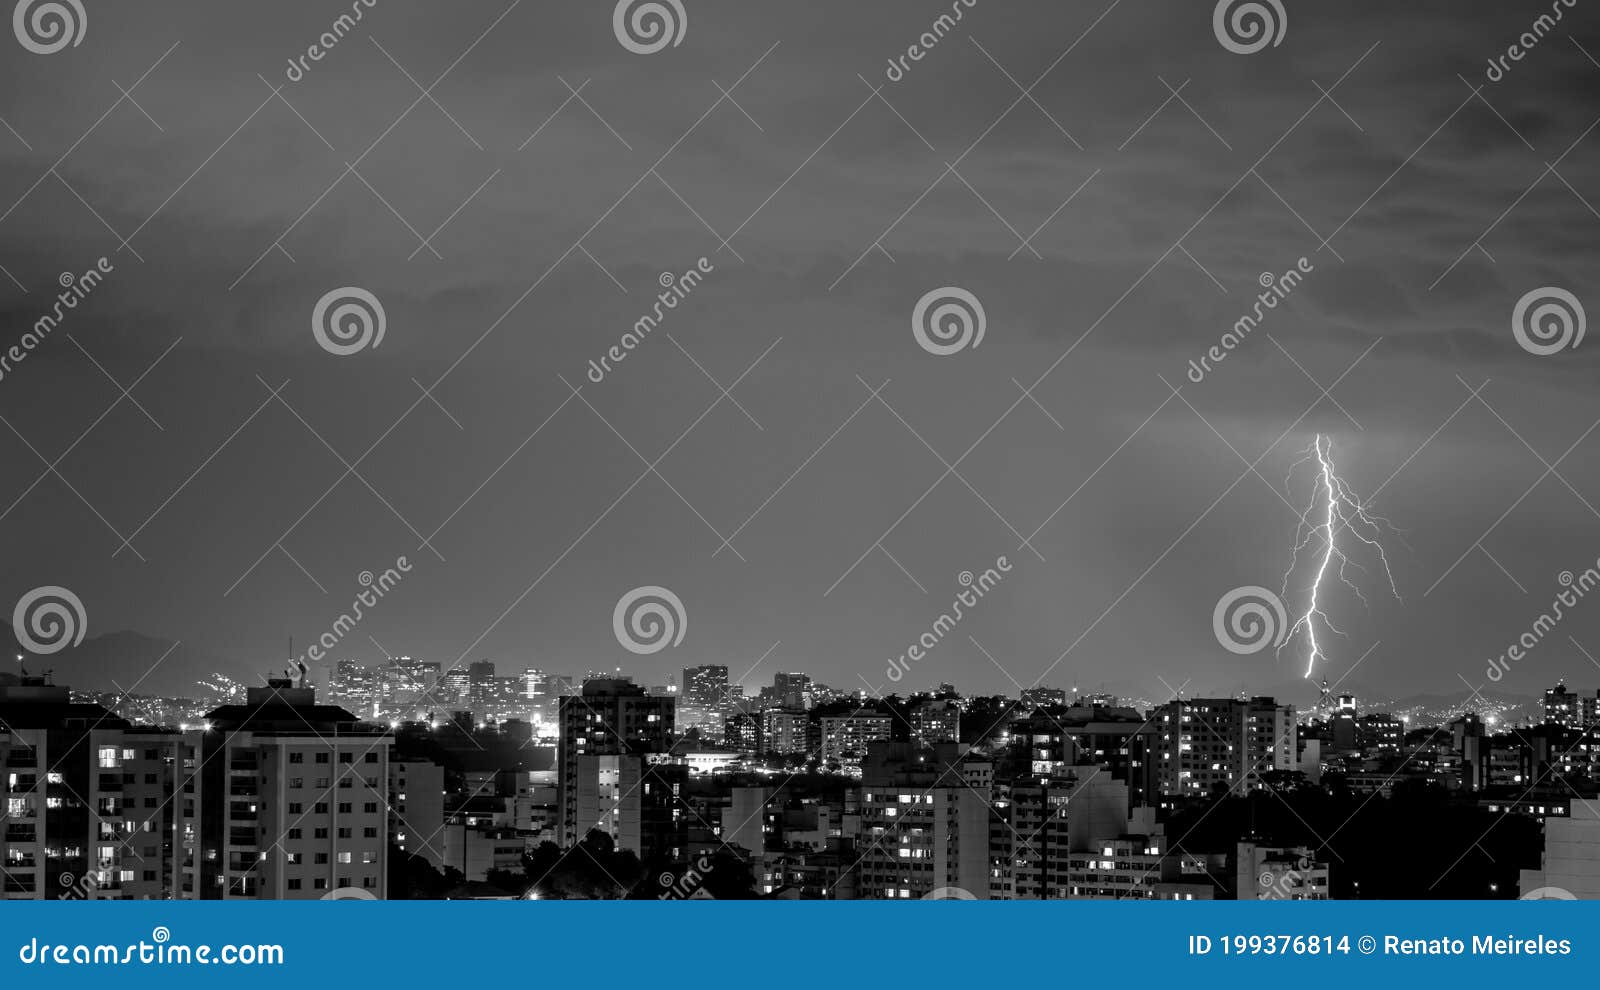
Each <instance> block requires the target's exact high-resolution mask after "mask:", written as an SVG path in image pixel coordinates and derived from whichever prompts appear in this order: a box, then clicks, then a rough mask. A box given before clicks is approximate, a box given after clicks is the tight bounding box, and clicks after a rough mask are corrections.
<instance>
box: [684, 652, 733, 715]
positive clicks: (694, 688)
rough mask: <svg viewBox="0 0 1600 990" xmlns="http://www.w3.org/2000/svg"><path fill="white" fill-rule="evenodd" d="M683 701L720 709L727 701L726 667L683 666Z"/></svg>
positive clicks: (708, 665)
mask: <svg viewBox="0 0 1600 990" xmlns="http://www.w3.org/2000/svg"><path fill="white" fill-rule="evenodd" d="M682 698H683V703H684V704H685V705H693V706H694V707H696V708H704V709H708V710H715V711H721V710H723V708H724V706H726V705H727V703H728V668H727V667H726V666H724V665H722V664H704V665H702V666H699V667H685V668H683V695H682Z"/></svg>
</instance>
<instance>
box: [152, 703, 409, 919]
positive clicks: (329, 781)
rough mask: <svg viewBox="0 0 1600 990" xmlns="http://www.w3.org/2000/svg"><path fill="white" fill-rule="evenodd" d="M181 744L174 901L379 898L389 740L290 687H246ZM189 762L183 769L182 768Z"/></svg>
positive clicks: (384, 875)
mask: <svg viewBox="0 0 1600 990" xmlns="http://www.w3.org/2000/svg"><path fill="white" fill-rule="evenodd" d="M206 719H207V727H206V728H203V729H197V730H191V731H189V732H188V733H186V735H185V742H186V745H188V746H189V747H191V749H192V753H193V755H192V757H186V765H185V769H184V775H183V777H182V784H183V786H182V793H181V795H180V797H179V801H180V802H181V803H182V808H181V810H180V815H179V818H178V821H177V822H176V825H177V827H178V830H179V833H180V835H181V836H182V837H183V840H184V851H185V852H189V851H190V843H191V842H193V844H194V845H193V850H192V852H193V855H192V857H190V858H187V859H186V860H185V861H184V862H183V863H182V864H181V866H180V879H181V884H180V892H179V893H178V894H177V896H179V897H183V898H199V899H208V900H209V899H216V898H223V899H239V898H246V899H270V900H315V899H318V898H322V897H325V896H328V895H330V894H333V895H334V896H337V894H336V893H335V892H337V891H339V890H341V889H349V888H354V889H357V890H360V891H363V892H365V893H367V894H371V895H373V896H375V897H378V898H380V899H381V898H383V897H385V896H386V894H387V881H388V871H387V867H388V864H387V860H388V848H389V836H388V812H387V810H386V806H387V803H388V802H387V790H388V786H389V757H390V749H391V748H392V746H393V743H394V740H393V739H392V737H391V736H390V735H389V734H388V732H387V731H386V730H384V729H382V728H379V727H377V726H373V725H368V724H365V723H361V722H358V721H357V720H356V717H355V716H354V715H351V714H350V713H349V712H348V711H346V710H344V709H343V708H340V707H337V706H333V705H319V704H317V702H316V692H315V691H314V690H312V689H311V688H305V687H293V686H292V685H291V683H290V682H289V681H287V680H277V679H274V680H269V681H268V682H267V686H266V687H253V688H250V689H249V692H248V693H247V696H246V699H245V703H244V704H240V705H224V706H223V707H221V708H218V709H216V710H215V711H212V712H210V713H209V714H208V715H207V716H206ZM191 758H192V759H193V760H195V763H196V765H195V766H193V767H192V768H191V767H190V766H188V765H187V759H191Z"/></svg>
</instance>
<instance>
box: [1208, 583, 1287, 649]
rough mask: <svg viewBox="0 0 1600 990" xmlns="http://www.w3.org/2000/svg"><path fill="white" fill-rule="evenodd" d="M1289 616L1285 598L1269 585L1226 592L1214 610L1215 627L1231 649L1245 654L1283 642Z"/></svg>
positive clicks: (1224, 646)
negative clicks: (1284, 602) (1269, 588)
mask: <svg viewBox="0 0 1600 990" xmlns="http://www.w3.org/2000/svg"><path fill="white" fill-rule="evenodd" d="M1288 629H1289V617H1288V614H1287V612H1285V610H1284V607H1283V600H1282V599H1280V598H1279V597H1278V596H1277V595H1275V594H1273V593H1272V592H1270V591H1268V590H1267V589H1266V588H1262V587H1258V586H1256V585H1247V586H1245V587H1243V588H1235V589H1233V590H1232V591H1230V592H1228V593H1227V594H1226V595H1223V596H1222V598H1221V600H1220V601H1218V602H1217V607H1216V610H1215V611H1213V612H1212V613H1211V631H1212V632H1214V633H1216V636H1217V642H1218V643H1221V644H1222V647H1223V649H1225V650H1227V651H1228V652H1229V653H1237V654H1239V655H1240V656H1245V655H1248V654H1251V653H1260V652H1261V651H1262V650H1264V649H1266V648H1267V647H1268V646H1281V645H1283V637H1284V635H1285V634H1286V633H1287V632H1288Z"/></svg>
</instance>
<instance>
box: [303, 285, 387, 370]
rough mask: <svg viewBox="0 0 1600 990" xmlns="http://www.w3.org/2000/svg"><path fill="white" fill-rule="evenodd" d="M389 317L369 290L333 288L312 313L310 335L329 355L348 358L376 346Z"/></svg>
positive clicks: (348, 286) (381, 341) (354, 287)
mask: <svg viewBox="0 0 1600 990" xmlns="http://www.w3.org/2000/svg"><path fill="white" fill-rule="evenodd" d="M388 327H389V318H388V316H387V315H386V314H385V313H384V311H383V303H380V302H379V301H378V297H377V296H375V295H373V294H372V293H370V292H368V291H367V290H366V289H361V288H357V287H356V286H353V285H347V286H345V287H344V288H342V289H334V290H333V291H332V292H330V293H328V294H327V295H325V296H323V297H322V298H321V299H320V300H318V301H317V308H316V309H315V310H313V311H312V313H311V332H312V334H314V335H315V336H316V338H317V343H319V344H321V345H322V349H323V350H325V351H327V352H328V353H329V354H337V355H338V356H340V357H346V356H348V355H351V354H355V353H358V352H360V351H364V350H366V349H367V348H368V347H377V346H378V345H379V344H381V343H383V334H384V331H386V330H387V329H388Z"/></svg>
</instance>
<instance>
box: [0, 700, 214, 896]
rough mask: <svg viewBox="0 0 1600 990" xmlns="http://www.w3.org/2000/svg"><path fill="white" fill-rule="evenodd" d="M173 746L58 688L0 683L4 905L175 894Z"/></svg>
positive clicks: (177, 746)
mask: <svg viewBox="0 0 1600 990" xmlns="http://www.w3.org/2000/svg"><path fill="white" fill-rule="evenodd" d="M181 747H182V737H181V736H179V735H178V734H176V733H173V732H166V731H162V730H159V729H152V728H143V727H136V726H133V725H130V724H129V723H128V722H126V721H124V720H123V719H121V718H118V717H117V716H115V715H113V714H112V713H111V712H109V711H107V710H106V709H105V708H103V707H101V706H100V705H95V704H80V703H74V702H72V701H71V696H70V693H69V692H68V690H67V688H65V687H57V686H55V685H51V684H47V683H46V682H45V680H44V679H43V678H38V677H27V676H24V677H23V678H22V679H21V682H20V683H18V684H15V685H10V686H0V809H3V810H4V812H5V814H4V816H3V818H0V883H3V891H4V898H5V899H8V900H46V899H49V900H55V899H62V898H70V899H79V898H83V899H93V900H161V899H166V898H170V897H172V896H173V891H174V890H175V889H176V887H177V861H176V856H175V850H174V847H173V831H172V826H173V821H174V815H175V809H174V807H173V789H172V784H173V771H174V767H175V766H176V765H177V764H178V762H179V760H180V758H181V755H180V754H181Z"/></svg>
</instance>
